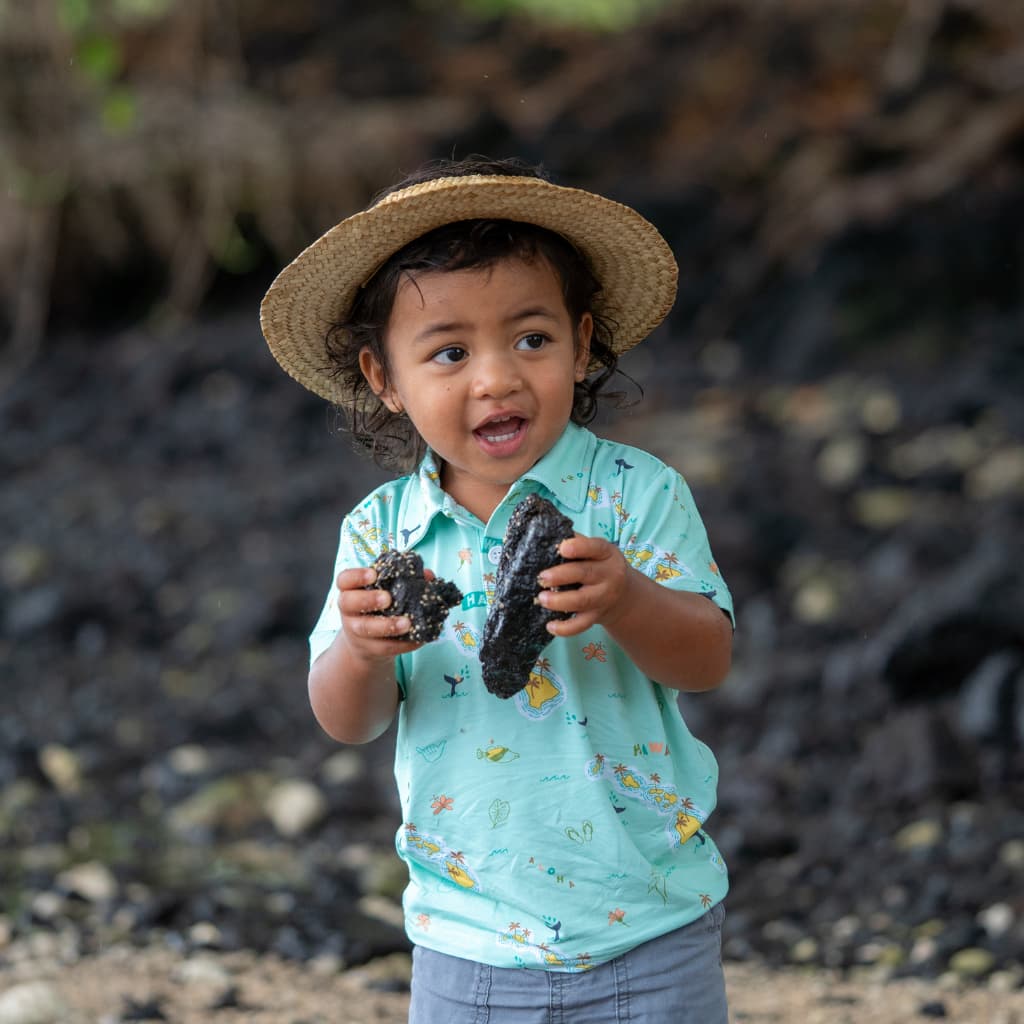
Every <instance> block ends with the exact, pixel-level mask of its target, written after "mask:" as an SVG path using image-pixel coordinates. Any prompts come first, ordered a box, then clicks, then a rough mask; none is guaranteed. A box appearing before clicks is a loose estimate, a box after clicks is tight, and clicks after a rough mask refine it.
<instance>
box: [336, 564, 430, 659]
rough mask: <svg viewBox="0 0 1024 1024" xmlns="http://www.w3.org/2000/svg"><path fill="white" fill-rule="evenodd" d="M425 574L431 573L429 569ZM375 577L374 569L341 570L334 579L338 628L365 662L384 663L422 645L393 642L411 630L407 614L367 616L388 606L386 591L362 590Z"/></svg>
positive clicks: (354, 652)
mask: <svg viewBox="0 0 1024 1024" xmlns="http://www.w3.org/2000/svg"><path fill="white" fill-rule="evenodd" d="M426 575H427V576H428V577H431V576H432V575H433V574H432V573H430V572H429V570H428V571H427V573H426ZM376 578H377V574H376V572H375V571H374V570H373V569H344V570H343V571H342V572H340V573H339V574H338V579H337V584H338V610H339V611H340V612H341V628H342V629H343V630H344V632H345V638H346V640H347V641H348V644H349V647H350V648H351V650H352V653H353V654H356V655H358V656H359V657H362V658H365V659H366V660H367V661H380V660H387V659H390V658H394V657H396V656H397V655H399V654H407V653H408V652H409V651H415V650H416V649H417V648H419V647H422V646H423V644H422V643H414V642H412V641H409V640H398V639H396V637H400V636H402V635H403V634H404V633H408V632H409V630H410V629H411V628H412V623H410V621H409V617H408V616H407V615H371V614H369V613H370V612H379V611H384V610H385V609H386V608H388V607H389V606H390V604H391V595H390V594H389V593H388V592H387V591H386V590H367V589H365V588H366V587H368V586H370V584H372V583H373V582H374V581H375V580H376Z"/></svg>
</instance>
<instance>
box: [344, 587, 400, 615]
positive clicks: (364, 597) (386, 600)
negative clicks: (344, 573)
mask: <svg viewBox="0 0 1024 1024" xmlns="http://www.w3.org/2000/svg"><path fill="white" fill-rule="evenodd" d="M390 604H391V594H390V592H389V591H387V590H364V589H363V588H362V587H359V588H358V589H356V590H340V591H339V593H338V608H339V609H340V610H341V614H342V615H368V614H369V613H370V612H382V611H384V610H385V609H386V608H388V607H389V606H390Z"/></svg>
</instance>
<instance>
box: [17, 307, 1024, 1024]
mask: <svg viewBox="0 0 1024 1024" xmlns="http://www.w3.org/2000/svg"><path fill="white" fill-rule="evenodd" d="M94 344H96V343H95V342H93V341H91V340H89V339H80V340H75V339H69V340H67V341H66V342H65V343H64V344H63V345H62V346H61V348H60V350H59V358H57V359H54V360H51V361H48V362H46V363H42V362H40V363H38V364H37V365H35V366H33V367H32V368H30V369H29V370H28V371H27V372H26V373H24V374H23V375H22V376H21V377H20V378H19V380H18V382H17V383H16V385H15V386H14V387H13V388H11V389H10V390H9V391H8V393H7V394H6V395H5V396H4V398H3V401H2V403H0V419H2V430H0V469H2V473H3V476H4V478H5V480H7V481H9V482H10V485H9V486H6V487H5V488H4V489H3V492H2V494H0V529H2V535H3V536H4V537H5V538H7V540H6V544H5V547H4V550H3V555H2V558H0V578H2V585H3V590H2V605H0V609H2V614H3V636H2V639H0V660H2V661H3V664H4V666H5V692H4V714H3V716H2V717H0V988H7V987H10V988H11V991H10V992H8V993H7V994H6V995H5V996H4V997H3V998H4V999H5V1000H6V1002H5V1003H0V1005H2V1006H6V1007H10V1006H11V1005H14V1006H15V1007H17V1005H18V1004H17V1000H18V999H22V998H28V996H25V995H24V992H25V990H24V989H17V988H16V986H18V985H20V984H21V983H23V982H28V981H31V980H45V979H50V981H51V983H52V985H53V986H55V989H54V990H53V991H50V992H49V995H47V996H45V997H44V996H40V998H51V997H53V996H54V991H55V992H56V994H57V995H60V996H61V998H63V999H64V1000H65V1001H66V1002H67V1003H68V1005H70V1006H74V1007H78V1008H80V1010H81V1012H82V1013H83V1014H85V1015H86V1019H89V1017H88V1015H89V1014H93V1015H94V1017H93V1018H92V1019H97V1020H99V1019H104V1020H121V1019H123V1020H132V1019H136V1020H138V1019H160V1018H159V1017H158V1016H157V1012H158V1011H159V1012H161V1013H164V1015H165V1016H166V1018H167V1019H172V1020H186V1019H200V1018H199V1017H196V1016H195V1014H196V1013H201V1014H205V1017H203V1019H210V1014H211V1012H212V1011H210V1010H209V1007H210V1006H211V1005H212V1003H213V1002H215V1001H217V1000H220V1001H221V1002H223V1003H224V1006H223V1008H222V1010H220V1011H219V1012H220V1013H223V1015H224V1016H225V1019H228V1017H229V1016H230V1015H232V1014H233V1015H235V1016H241V1017H242V1018H243V1019H247V1020H253V1021H256V1020H259V1019H267V1020H270V1019H276V1020H280V1019H282V1018H281V1016H280V1014H281V1013H282V1012H283V1011H282V1010H281V1008H280V1007H281V1003H280V1000H282V999H283V998H285V996H286V995H287V998H288V999H294V1000H303V1001H306V1002H302V1003H301V1004H300V1003H298V1002H296V1003H295V1004H294V1006H293V1011H294V1012H292V1011H289V1012H291V1013H292V1016H291V1017H290V1018H289V1019H293V1020H295V1021H299V1020H305V1021H313V1020H318V1019H333V1018H329V1016H327V1014H328V1012H329V1009H325V1005H326V1006H327V1007H328V1008H329V1007H330V1004H331V1000H332V998H336V997H337V996H341V997H342V1000H341V1005H344V1006H345V1007H346V1011H345V1012H348V1009H347V1008H348V1007H349V1006H350V1005H352V1004H351V999H352V998H354V996H353V995H352V993H353V992H354V993H356V994H358V996H359V998H360V999H361V1000H363V1002H362V1003H360V1005H361V1006H365V1007H366V1010H365V1013H366V1014H368V1015H369V1014H373V1013H379V1014H380V1015H381V1016H380V1018H379V1019H383V1020H387V1019H391V1018H390V1017H388V1016H387V1015H388V1014H395V1013H399V1014H400V1012H401V1003H402V998H403V996H402V992H401V989H402V987H403V981H402V978H401V976H402V972H403V971H404V967H403V966H402V965H403V964H404V963H405V961H404V959H403V958H404V957H405V955H406V953H407V945H406V942H405V939H404V937H403V935H402V933H401V929H400V916H399V912H398V908H397V902H396V900H397V896H398V893H399V891H400V889H401V885H402V877H403V872H402V868H401V865H400V864H399V863H398V862H397V861H396V859H395V857H394V853H393V846H392V835H393V830H394V828H395V826H396V824H397V820H398V819H397V811H396V807H395V803H394V797H393V794H392V793H391V779H390V766H389V759H390V748H389V742H388V740H387V739H384V740H381V741H379V742H377V743H375V744H372V745H370V746H368V747H365V748H350V749H339V748H337V747H336V746H334V745H333V744H331V743H330V742H329V741H328V740H327V739H326V737H324V736H323V735H322V734H321V733H320V732H319V731H318V729H317V728H316V726H315V724H314V723H313V721H312V719H311V716H310V714H309V711H308V707H307V704H306V697H305V688H304V677H305V668H304V662H305V643H304V637H305V633H306V631H307V629H308V627H309V624H310V622H311V621H313V619H314V618H315V615H316V612H317V610H318V607H319V602H320V601H321V600H322V596H323V593H324V590H325V587H326V586H327V585H328V582H329V574H330V568H329V566H330V560H331V557H332V555H333V547H334V535H335V531H336V529H337V521H338V517H339V515H340V513H341V512H342V511H343V510H345V509H346V508H347V507H348V506H349V505H350V504H351V503H353V502H354V501H355V500H356V499H357V498H358V497H359V496H361V495H362V494H363V493H364V492H365V490H366V489H367V487H368V486H370V484H371V483H372V482H373V481H374V480H375V479H378V478H379V474H378V473H377V471H375V470H374V469H372V467H369V466H367V465H366V464H365V463H363V462H361V461H359V460H357V459H355V458H354V457H353V456H351V455H350V454H349V452H348V450H347V447H346V442H345V441H344V439H343V438H341V437H335V436H332V426H333V424H332V421H331V418H330V415H329V414H328V413H327V412H326V411H325V409H324V408H323V407H322V406H321V405H320V404H319V403H317V402H316V401H315V400H313V399H310V398H307V397H306V396H305V394H304V393H302V392H301V390H300V389H299V388H297V387H296V386H294V385H293V384H292V383H291V382H290V381H288V380H287V379H285V378H284V377H283V375H281V374H279V372H278V371H277V369H276V367H275V366H274V365H273V364H272V362H271V360H270V358H269V356H267V355H266V353H265V352H264V351H263V347H262V342H261V340H260V338H259V336H258V334H257V332H256V328H255V323H254V322H253V320H252V319H251V318H231V319H226V320H220V321H215V322H211V323H208V324H206V325H203V326H197V327H195V328H192V329H189V330H187V331H182V332H180V333H179V334H177V335H172V336H161V337H156V336H150V335H148V334H145V333H142V332H138V331H132V332H127V333H124V334H122V335H120V336H118V337H115V338H112V339H106V340H104V342H103V343H102V348H100V349H96V348H94V347H93V346H94ZM672 344H674V343H672V342H671V341H670V340H668V339H660V340H652V341H651V343H650V350H649V352H648V353H647V354H646V355H644V354H643V352H642V349H641V350H638V351H637V353H636V357H635V360H634V361H633V362H630V363H627V364H626V368H627V369H628V370H630V372H631V373H633V374H634V375H635V376H636V377H637V378H638V379H639V380H641V381H642V382H644V383H645V385H646V389H647V394H646V396H645V398H644V400H643V402H642V403H640V404H639V405H637V406H636V407H634V408H632V409H629V410H624V411H622V412H619V413H617V414H615V415H614V416H613V417H612V418H611V419H609V420H608V422H607V423H606V424H605V425H604V427H603V428H602V429H605V430H606V432H613V433H615V434H616V435H617V436H619V437H621V438H624V439H626V440H629V441H635V442H636V443H642V444H644V445H646V446H648V447H650V448H653V449H654V450H655V451H656V452H658V453H659V454H661V455H663V456H664V457H666V458H667V459H669V460H670V461H672V462H674V463H675V464H677V465H679V466H681V467H683V469H684V472H686V473H687V475H688V477H689V479H690V481H691V483H692V485H693V487H694V490H695V492H696V493H697V496H698V501H699V503H700V504H701V506H702V508H703V511H704V516H705V519H706V520H707V522H708V523H709V526H710V530H711V535H712V539H713V544H714V547H715V551H716V556H717V558H718V561H719V563H720V564H721V565H722V566H723V570H724V571H725V573H726V576H727V578H728V579H729V581H730V583H731V585H732V587H733V590H734V593H735V596H736V598H737V603H738V607H739V609H740V630H739V633H738V635H737V656H736V664H735V669H734V672H733V674H732V676H731V678H730V680H729V681H728V682H727V684H726V685H725V686H724V687H723V688H722V689H721V690H720V691H718V692H717V693H715V694H712V695H704V696H690V697H685V698H684V701H685V711H686V714H687V716H688V719H689V721H690V722H691V726H692V728H693V729H694V731H695V732H696V733H697V734H698V735H700V736H702V737H703V738H704V739H706V740H707V741H708V742H709V743H710V744H711V746H712V747H713V748H714V749H715V750H716V753H717V754H718V757H719V760H720V763H721V766H722V786H721V803H720V807H719V809H718V811H717V812H716V815H715V819H716V821H717V827H716V830H715V832H716V837H717V839H718V841H719V844H720V845H721V847H722V849H723V851H724V853H725V855H726V857H727V859H728V862H729V864H730V867H731V871H732V878H733V890H732V894H731V896H730V902H729V909H730V914H729V919H728V922H727V926H726V932H725V952H726V957H727V960H728V963H729V969H730V977H731V978H732V979H733V992H734V999H733V1003H734V1007H735V1012H736V1016H737V1019H748V1020H772V1019H780V1020H781V1019H789V1015H790V1014H791V1013H793V1012H795V1011H794V1010H793V1007H792V1005H791V1003H793V1002H794V1001H795V1003H796V1005H798V1006H799V1007H801V1011H800V1012H801V1013H806V1015H807V1019H809V1020H822V1021H841V1020H864V1019H871V1020H876V1019H877V1020H884V1019H892V1020H896V1019H900V1020H906V1019H908V1015H911V1014H919V1013H920V1014H924V1015H925V1016H928V1015H932V1016H940V1015H941V1014H942V1013H943V1012H945V1013H946V1015H947V1016H952V1017H953V1019H957V1020H965V1021H967V1020H977V1021H996V1020H1007V1021H1009V1020H1013V1019H1015V1018H1014V1017H1013V1014H1018V1015H1019V1014H1021V1012H1022V1011H1021V1004H1020V1000H1021V997H1022V989H1021V985H1022V981H1024V967H1022V964H1024V903H1022V900H1024V895H1022V894H1024V790H1022V772H1021V748H1022V726H1021V719H1020V710H1021V708H1022V707H1024V690H1022V675H1021V667H1022V658H1024V644H1022V642H1021V635H1020V626H1019V615H1018V614H1017V613H1016V612H1015V609H1016V610H1019V609H1020V607H1022V606H1024V603H1022V602H1024V595H1022V587H1024V582H1022V570H1021V564H1022V563H1021V560H1020V558H1019V557H1018V555H1019V552H1020V546H1019V530H1020V525H1021V507H1022V500H1024V497H1022V496H1024V444H1022V437H1024V429H1022V427H1024V425H1022V422H1021V416H1022V410H1021V408H1020V406H1019V401H1018V397H1017V396H1019V393H1020V391H1019V386H1020V381H1021V376H1020V374H1021V367H1022V363H1021V360H1020V351H1019V346H1018V347H1017V348H1016V349H1015V348H1014V347H1013V346H1012V345H1011V346H1007V345H994V346H992V347H991V348H989V349H987V350H983V351H979V350H978V349H974V350H972V351H971V352H970V353H969V354H965V355H964V356H963V358H962V362H961V363H959V364H951V363H949V362H947V363H945V364H943V365H942V366H938V367H935V366H932V367H929V366H928V365H927V364H923V365H917V366H916V369H914V368H908V367H906V366H903V367H900V368H899V372H898V373H897V372H895V370H893V369H887V368H886V367H885V366H875V367H860V368H859V369H850V368H846V369H844V370H843V372H841V373H840V372H838V371H837V372H834V373H831V374H826V375H822V376H820V377H818V378H817V379H815V380H813V381H806V380H805V381H802V382H788V381H786V380H783V379H781V378H775V379H773V378H770V377H767V376H765V375H763V374H759V373H756V372H754V371H753V370H751V369H750V368H748V367H747V366H746V364H745V362H744V357H743V354H742V353H741V352H740V351H738V350H737V349H735V348H731V347H729V346H725V345H720V346H713V347H711V348H709V349H706V350H705V351H703V352H702V353H701V354H700V355H699V357H696V358H695V359H694V360H692V361H682V360H678V359H675V358H674V353H673V349H672V348H671V347H670V346H671V345H672ZM654 367H657V373H655V372H654V371H653V368H654ZM1015 553H1016V554H1015ZM157 947H162V948H165V951H164V952H159V951H157ZM133 951H134V952H133ZM388 957H397V958H398V967H397V970H398V978H397V980H396V979H395V978H391V979H390V980H388V979H384V980H381V979H380V978H379V977H376V979H375V980H374V976H371V975H369V974H367V973H366V972H367V971H371V970H372V971H377V970H378V969H379V967H380V964H381V962H382V958H384V960H383V962H385V963H387V962H389V961H387V959H386V958H388ZM211 958H212V959H211ZM211 963H212V964H213V965H214V966H213V967H211V966H210V964H211ZM362 965H372V967H370V966H367V967H366V968H365V970H364V967H363V966H362ZM225 972H226V973H225ZM185 978H187V979H191V980H189V982H188V984H179V983H178V979H185ZM211 978H212V979H213V981H214V982H215V983H216V984H214V988H215V989H217V985H219V986H220V988H219V989H217V991H216V992H215V994H214V995H212V996H210V995H208V994H203V993H206V988H205V987H204V986H206V985H207V983H208V982H210V979H211ZM886 980H888V981H889V982H891V983H892V984H890V985H887V986H885V987H880V986H881V985H882V982H883V981H886ZM965 986H966V987H965ZM393 989H397V991H392V990H393ZM17 992H21V993H22V994H21V995H18V994H17ZM232 992H234V994H232ZM12 993H14V994H12ZM203 1000H206V1002H205V1003H204V1002H203ZM76 1001H77V1002H76ZM232 1001H234V1004H239V1003H240V1004H241V1005H242V1006H243V1007H245V1009H242V1010H240V1009H239V1007H238V1005H232ZM940 1004H941V1005H940ZM300 1005H301V1009H300V1008H299V1007H300ZM196 1007H199V1009H198V1010H197V1009H196ZM202 1007H206V1009H203V1008H202ZM869 1009H870V1016H866V1014H867V1013H868V1010H869ZM5 1012H8V1011H5ZM9 1012H10V1013H11V1014H14V1015H13V1016H8V1017H6V1018H5V1017H2V1016H0V1020H10V1021H21V1022H27V1021H29V1020H36V1019H47V1020H48V1019H64V1018H62V1017H59V1016H58V1017H52V1015H51V1017H38V1018H37V1017H32V1016H25V1015H24V1014H23V1015H22V1016H20V1017H19V1016H18V1015H17V1010H10V1011H9ZM260 1013H264V1014H266V1015H267V1016H266V1017H265V1018H261V1017H259V1016H257V1014H260ZM883 1013H890V1014H896V1016H891V1017H889V1018H886V1017H883V1016H882V1015H881V1014H883ZM146 1014H149V1017H148V1018H147V1016H146ZM189 1014H192V1015H193V1017H192V1018H190V1017H189V1016H188V1015H189ZM773 1015H774V1016H773ZM351 1019H364V1020H365V1019H373V1017H372V1016H362V1017H358V1018H357V1017H352V1018H351Z"/></svg>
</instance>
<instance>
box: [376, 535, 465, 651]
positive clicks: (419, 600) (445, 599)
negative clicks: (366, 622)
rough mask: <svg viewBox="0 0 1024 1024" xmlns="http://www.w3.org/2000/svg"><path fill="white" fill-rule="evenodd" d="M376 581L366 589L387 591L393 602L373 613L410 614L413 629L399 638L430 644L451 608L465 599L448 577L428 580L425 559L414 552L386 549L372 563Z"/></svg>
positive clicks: (438, 632) (439, 630)
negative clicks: (425, 571)
mask: <svg viewBox="0 0 1024 1024" xmlns="http://www.w3.org/2000/svg"><path fill="white" fill-rule="evenodd" d="M373 568H374V569H375V570H376V571H377V581H376V582H375V583H371V584H370V586H369V587H367V588H366V589H367V590H387V591H388V592H389V593H390V594H391V604H390V606H389V607H388V608H386V609H384V610H383V611H379V612H373V613H372V614H374V615H408V616H409V619H410V620H411V622H412V628H411V629H410V630H409V632H408V633H406V634H405V635H404V636H401V637H398V638H397V639H400V640H412V641H414V642H415V643H428V642H429V641H431V640H436V639H437V638H438V637H439V636H440V635H441V629H442V627H443V626H444V620H445V619H446V618H447V617H448V610H449V609H450V608H454V607H455V605H457V604H458V603H459V602H460V601H461V600H462V591H461V590H459V588H458V587H457V586H455V584H454V583H450V582H448V580H442V579H433V580H428V579H427V578H426V577H425V576H424V574H423V559H422V558H420V556H419V555H417V554H416V553H415V552H414V551H394V550H391V551H385V552H384V554H382V555H381V556H380V557H379V558H378V559H377V561H375V562H374V563H373Z"/></svg>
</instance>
